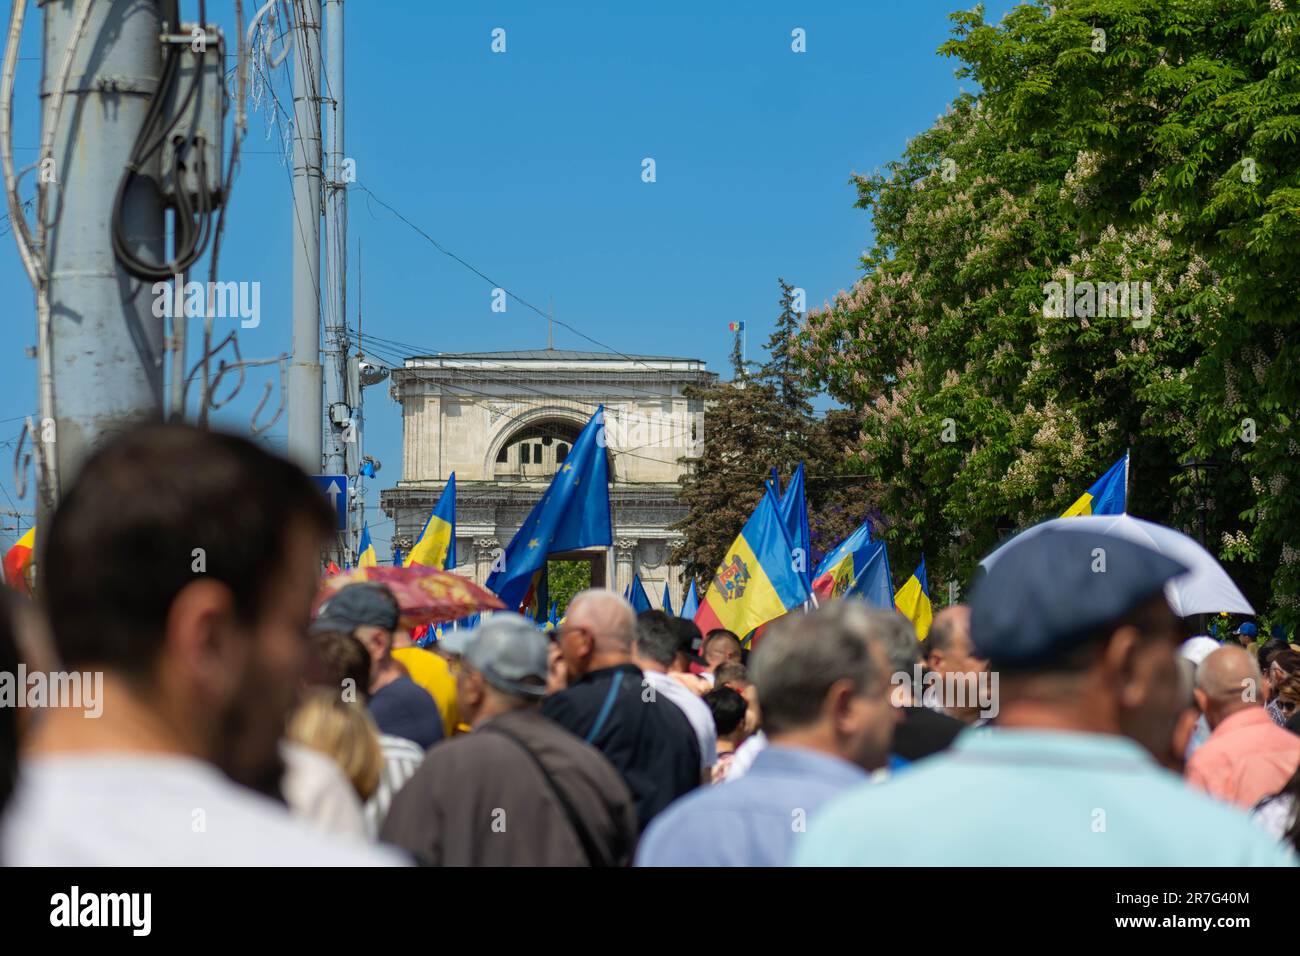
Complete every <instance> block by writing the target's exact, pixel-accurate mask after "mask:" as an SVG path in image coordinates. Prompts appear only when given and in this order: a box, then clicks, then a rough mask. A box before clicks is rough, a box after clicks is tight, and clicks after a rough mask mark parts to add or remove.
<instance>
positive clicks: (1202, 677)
mask: <svg viewBox="0 0 1300 956" xmlns="http://www.w3.org/2000/svg"><path fill="white" fill-rule="evenodd" d="M1260 683H1261V677H1260V673H1259V663H1258V661H1256V659H1255V655H1254V654H1253V653H1251V652H1250V651H1249V650H1247V649H1246V648H1244V647H1233V646H1232V645H1230V644H1225V645H1224V646H1223V647H1221V648H1219V649H1218V650H1217V651H1215V652H1214V653H1213V654H1211V655H1210V656H1209V657H1207V658H1206V659H1205V660H1203V661H1202V662H1201V665H1200V667H1198V668H1197V669H1196V688H1197V690H1199V691H1200V692H1201V694H1202V695H1203V699H1204V701H1205V712H1206V716H1207V717H1208V718H1209V719H1210V721H1211V722H1212V723H1215V722H1217V721H1219V720H1222V719H1223V718H1225V717H1230V716H1231V715H1232V714H1235V713H1237V712H1238V711H1241V710H1245V709H1246V708H1248V707H1256V706H1259V705H1260V704H1261V703H1262V702H1263V699H1262V696H1263V695H1262V692H1261V689H1260Z"/></svg>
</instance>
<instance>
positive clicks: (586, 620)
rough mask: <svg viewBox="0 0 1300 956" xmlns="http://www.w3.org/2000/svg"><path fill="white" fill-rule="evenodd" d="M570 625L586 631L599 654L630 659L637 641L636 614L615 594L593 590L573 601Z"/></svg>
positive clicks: (571, 603)
mask: <svg viewBox="0 0 1300 956" xmlns="http://www.w3.org/2000/svg"><path fill="white" fill-rule="evenodd" d="M567 623H568V624H569V625H571V626H574V627H583V628H586V629H587V630H588V631H589V632H590V633H591V635H592V640H593V641H594V642H595V646H596V651H597V652H598V653H601V654H605V655H612V656H631V654H632V645H633V643H634V642H635V640H636V611H634V610H633V609H632V605H631V604H629V603H628V602H627V600H625V599H624V598H623V597H621V596H620V595H618V594H615V593H614V592H613V591H605V590H602V589H599V588H590V589H588V590H586V591H582V592H580V593H579V594H577V595H576V596H575V597H574V599H573V601H572V602H570V604H569V608H568V615H567Z"/></svg>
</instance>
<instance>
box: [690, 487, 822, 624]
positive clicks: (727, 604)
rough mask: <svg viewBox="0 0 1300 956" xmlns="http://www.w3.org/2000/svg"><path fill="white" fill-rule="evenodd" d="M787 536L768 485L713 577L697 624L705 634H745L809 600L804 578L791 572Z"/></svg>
mask: <svg viewBox="0 0 1300 956" xmlns="http://www.w3.org/2000/svg"><path fill="white" fill-rule="evenodd" d="M793 550H794V549H793V548H792V547H791V546H790V536H789V535H788V534H786V531H785V524H784V523H783V522H782V521H781V513H780V509H779V508H778V506H777V503H776V496H775V495H774V494H773V493H772V489H771V486H765V487H764V489H763V497H762V498H760V499H759V502H758V507H757V508H755V509H754V513H753V514H752V515H750V517H749V520H748V521H747V522H745V527H743V528H741V529H740V537H738V538H736V540H735V541H734V542H733V543H732V545H731V547H730V548H728V549H727V551H726V556H725V558H724V559H723V563H722V565H721V567H719V568H718V570H717V573H716V574H714V575H713V581H712V582H711V583H710V584H709V589H708V591H706V592H705V594H704V600H703V601H702V602H701V603H700V609H699V611H697V612H696V614H695V623H696V625H698V626H699V629H700V630H701V631H703V632H704V633H705V634H707V633H709V631H712V630H714V629H716V628H719V627H725V628H726V629H727V630H729V631H731V632H732V633H734V634H742V635H743V634H748V633H749V632H750V631H752V630H754V629H755V628H756V627H758V626H759V625H762V624H766V623H767V622H768V621H771V620H775V619H776V618H778V617H780V616H781V615H783V614H786V613H788V612H789V611H792V610H794V609H795V608H797V607H799V606H800V605H801V604H803V603H804V602H805V601H807V600H808V598H809V594H808V588H807V587H806V586H805V585H804V582H803V575H802V574H800V573H799V572H798V571H796V570H795V567H794V565H795V561H794V555H793Z"/></svg>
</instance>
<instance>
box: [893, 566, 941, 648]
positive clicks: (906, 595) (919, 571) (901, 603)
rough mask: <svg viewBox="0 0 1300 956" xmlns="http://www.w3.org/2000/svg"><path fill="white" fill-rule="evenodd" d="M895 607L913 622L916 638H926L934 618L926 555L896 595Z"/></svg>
mask: <svg viewBox="0 0 1300 956" xmlns="http://www.w3.org/2000/svg"><path fill="white" fill-rule="evenodd" d="M894 607H896V608H898V610H899V612H901V613H902V615H903V616H904V617H906V618H907V619H908V620H909V621H911V622H912V626H913V627H915V628H916V639H917V640H918V641H923V640H925V635H927V634H929V633H930V621H931V620H933V619H934V611H933V609H932V607H931V605H930V584H929V582H927V581H926V579H925V555H921V563H920V564H919V565H917V567H916V573H915V574H913V575H912V576H911V577H910V578H908V579H907V583H906V584H904V585H903V586H902V587H901V588H899V589H898V593H897V594H896V595H894Z"/></svg>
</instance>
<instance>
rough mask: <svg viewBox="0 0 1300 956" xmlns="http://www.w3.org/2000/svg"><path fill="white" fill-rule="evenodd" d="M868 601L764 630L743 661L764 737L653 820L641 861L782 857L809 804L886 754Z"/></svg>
mask: <svg viewBox="0 0 1300 956" xmlns="http://www.w3.org/2000/svg"><path fill="white" fill-rule="evenodd" d="M869 613H870V612H869V611H868V610H867V607H866V605H865V604H863V603H862V602H860V601H856V600H846V601H836V602H834V603H832V604H830V605H828V606H827V607H824V608H822V609H821V610H818V611H814V612H812V613H810V614H789V615H786V616H785V617H784V618H782V619H781V620H780V621H778V622H777V623H776V624H775V625H773V626H772V628H771V629H770V630H768V632H767V633H766V634H765V635H764V637H763V642H762V644H760V645H759V647H758V649H757V650H756V651H755V652H754V656H753V658H752V660H751V661H750V664H751V669H752V671H753V675H754V684H755V686H756V687H757V688H758V700H759V704H760V707H761V712H762V720H763V730H764V731H765V732H766V734H767V737H768V740H769V744H768V746H767V747H766V748H765V749H763V750H762V751H761V752H760V753H759V754H758V756H757V757H755V758H754V763H753V766H751V767H750V768H749V772H748V773H746V774H745V776H743V777H742V778H740V779H739V780H735V781H729V782H727V783H726V784H724V785H723V786H719V787H709V788H708V789H706V790H701V791H699V792H698V793H693V794H690V795H689V796H687V797H684V798H683V799H681V800H679V801H677V803H675V804H673V806H671V807H669V808H668V810H667V811H666V812H665V813H664V814H663V815H662V816H660V817H659V818H658V819H656V820H655V821H654V822H653V823H651V824H650V827H649V829H648V830H646V833H645V837H644V839H642V841H641V845H640V846H639V847H638V848H637V865H638V866H782V865H784V864H785V862H786V860H787V859H788V858H789V854H790V849H791V847H792V845H793V843H794V842H795V841H796V840H797V839H799V836H800V835H801V834H802V833H803V831H804V829H805V824H806V822H807V818H808V816H809V815H810V814H815V813H816V812H817V808H818V807H820V806H821V805H822V804H823V803H824V802H826V801H827V800H829V799H830V798H831V797H833V796H835V795H836V794H839V793H841V792H843V791H844V790H846V789H848V788H850V787H852V786H853V785H855V784H858V783H862V782H865V781H866V780H867V779H868V777H867V771H868V770H874V769H876V768H878V767H880V766H882V765H883V764H884V762H885V758H886V756H887V754H888V752H889V741H890V736H891V734H892V732H893V728H894V723H895V721H896V717H895V712H894V709H893V708H892V707H891V706H890V703H889V693H888V691H889V675H888V672H887V664H886V661H885V655H884V653H883V652H882V650H881V648H880V646H879V644H877V643H876V642H875V641H874V640H872V639H871V637H870V636H869V626H868V624H867V618H868V615H869Z"/></svg>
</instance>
